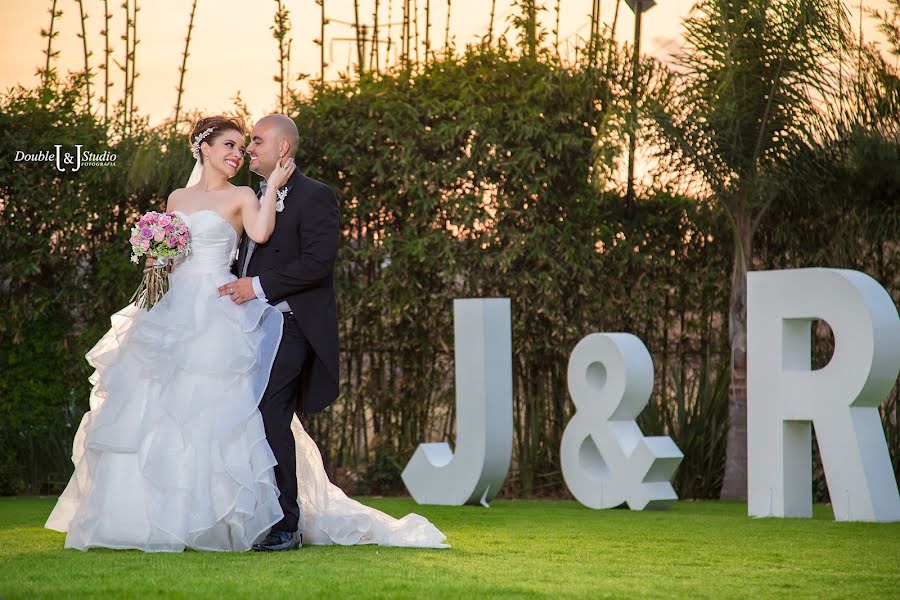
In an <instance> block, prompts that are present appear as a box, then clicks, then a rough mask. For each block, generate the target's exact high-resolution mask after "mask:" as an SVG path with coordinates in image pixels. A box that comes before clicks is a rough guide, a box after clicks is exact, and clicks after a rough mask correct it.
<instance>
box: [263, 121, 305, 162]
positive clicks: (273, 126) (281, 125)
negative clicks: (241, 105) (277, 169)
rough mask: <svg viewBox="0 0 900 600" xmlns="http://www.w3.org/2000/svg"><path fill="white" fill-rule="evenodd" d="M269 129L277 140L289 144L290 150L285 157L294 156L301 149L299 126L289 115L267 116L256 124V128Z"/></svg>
mask: <svg viewBox="0 0 900 600" xmlns="http://www.w3.org/2000/svg"><path fill="white" fill-rule="evenodd" d="M260 125H262V126H263V127H266V128H268V130H269V132H270V133H271V134H272V135H274V136H275V137H276V138H277V140H278V141H279V142H280V141H285V142H287V143H288V144H289V146H290V149H289V150H288V151H287V153H286V154H285V155H284V156H294V155H295V154H297V149H298V148H299V147H300V132H299V131H298V130H297V124H296V123H294V120H293V119H292V118H290V117H289V116H287V115H279V114H275V115H266V116H265V117H263V118H262V119H260V120H259V121H257V122H256V126H257V127H259V126H260Z"/></svg>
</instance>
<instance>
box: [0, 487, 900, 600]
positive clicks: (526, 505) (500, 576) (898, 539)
mask: <svg viewBox="0 0 900 600" xmlns="http://www.w3.org/2000/svg"><path fill="white" fill-rule="evenodd" d="M364 501H365V502H366V503H367V504H370V505H372V506H375V507H377V508H379V509H381V510H384V511H386V512H388V513H390V514H393V515H395V516H401V515H403V514H406V513H408V512H411V511H415V512H418V513H419V514H422V515H424V516H426V517H428V518H429V519H431V520H432V521H433V522H434V523H435V524H436V525H438V527H440V528H441V529H442V530H443V531H444V532H445V533H446V534H447V536H448V538H449V541H450V543H451V544H452V546H453V547H452V548H451V549H450V550H416V549H409V548H382V547H377V546H356V547H335V546H308V547H306V548H304V549H302V550H299V551H296V552H289V553H274V554H256V553H242V554H213V553H201V552H185V553H183V554H144V553H142V552H137V551H112V550H102V549H97V550H91V551H89V552H86V553H83V552H79V551H77V550H64V549H63V540H64V535H63V534H61V533H57V532H53V531H48V530H45V529H43V523H44V520H45V519H46V517H47V515H48V514H49V512H50V510H51V508H52V507H53V503H54V499H53V498H34V497H19V498H0V598H4V599H11V598H37V597H46V598H58V597H66V598H77V597H91V598H97V597H116V598H128V597H146V596H157V597H172V598H191V599H194V598H221V597H228V598H234V597H237V598H242V597H247V598H258V597H266V598H280V597H323V598H324V597H327V598H333V597H365V598H388V597H433V598H446V597H478V598H485V597H516V598H520V597H537V596H551V597H591V598H602V597H618V598H622V597H628V598H631V597H641V596H643V597H672V596H683V597H688V596H689V597H715V598H722V597H771V596H782V597H787V596H790V597H798V596H807V597H817V598H820V597H835V598H837V597H840V598H847V597H867V598H871V597H894V598H898V597H900V523H890V524H876V523H835V522H834V521H832V514H831V510H830V508H829V507H827V506H817V507H816V509H815V516H814V518H813V519H810V520H799V519H797V520H793V519H784V520H782V519H751V518H748V517H747V516H746V505H745V504H742V503H732V502H681V503H678V504H677V505H676V506H675V507H673V508H672V509H671V510H669V511H666V512H643V513H638V512H631V511H627V510H607V511H591V510H589V509H586V508H584V507H582V506H581V505H579V504H577V503H575V502H565V501H560V502H551V501H497V502H495V503H494V504H493V506H492V507H491V508H490V509H484V508H479V507H470V506H466V507H435V506H417V505H416V504H415V503H414V502H413V501H412V500H408V499H400V498H384V499H381V498H379V499H374V498H366V499H364Z"/></svg>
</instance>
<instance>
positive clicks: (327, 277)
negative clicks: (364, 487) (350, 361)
mask: <svg viewBox="0 0 900 600" xmlns="http://www.w3.org/2000/svg"><path fill="white" fill-rule="evenodd" d="M284 188H288V189H289V191H288V194H287V196H286V197H285V199H284V210H282V211H281V212H278V213H275V229H274V231H273V232H272V235H271V237H269V241H267V242H266V243H265V244H259V245H257V246H256V249H255V250H254V251H253V255H252V256H251V257H250V263H249V264H248V265H247V276H248V277H254V276H257V275H258V276H259V282H260V285H261V286H262V289H263V291H264V292H265V294H266V298H267V299H268V301H269V304H272V305H276V304H278V303H279V302H280V301H282V300H286V301H287V303H288V305H290V307H291V310H292V311H293V313H294V318H295V319H296V320H297V322H298V323H299V325H300V328H301V329H302V330H303V334H304V335H305V336H306V338H307V339H308V340H309V343H310V344H311V345H312V348H313V357H312V359H311V360H310V361H308V364H307V365H305V366H304V370H303V373H302V374H301V377H300V389H299V391H298V397H297V412H298V413H311V412H317V411H320V410H322V409H323V408H326V407H327V406H328V405H330V404H331V403H332V402H334V401H335V400H336V399H337V397H338V394H339V388H338V381H339V371H338V322H337V305H336V303H335V298H334V262H335V258H336V257H337V249H338V239H339V236H340V222H339V219H338V208H337V201H336V199H335V197H334V192H332V191H331V188H329V187H328V186H327V185H325V184H324V183H322V182H320V181H316V180H315V179H310V178H309V177H306V176H305V175H303V174H301V173H300V172H299V171H294V174H293V175H291V177H290V179H288V182H287V183H286V184H285V185H284V186H283V188H282V189H284ZM246 254H247V236H244V239H243V240H241V247H240V253H239V255H238V260H237V261H236V262H235V263H234V267H233V271H234V273H235V275H238V271H239V269H240V266H241V265H242V264H243V263H244V259H245V257H246Z"/></svg>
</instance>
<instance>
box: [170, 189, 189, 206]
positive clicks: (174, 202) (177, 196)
mask: <svg viewBox="0 0 900 600" xmlns="http://www.w3.org/2000/svg"><path fill="white" fill-rule="evenodd" d="M185 192H187V189H186V188H178V189H175V190H172V193H170V194H169V198H168V200H166V210H167V211H171V210H175V209H176V208H177V207H178V204H179V201H180V200H181V199H182V198H183V197H184V194H185Z"/></svg>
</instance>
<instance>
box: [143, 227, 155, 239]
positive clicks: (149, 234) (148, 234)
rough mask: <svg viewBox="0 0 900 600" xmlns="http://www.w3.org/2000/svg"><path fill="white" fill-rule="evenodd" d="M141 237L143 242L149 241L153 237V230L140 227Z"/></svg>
mask: <svg viewBox="0 0 900 600" xmlns="http://www.w3.org/2000/svg"><path fill="white" fill-rule="evenodd" d="M141 237H142V238H144V239H145V240H149V239H150V238H152V237H153V230H152V229H150V228H149V227H142V228H141Z"/></svg>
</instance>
